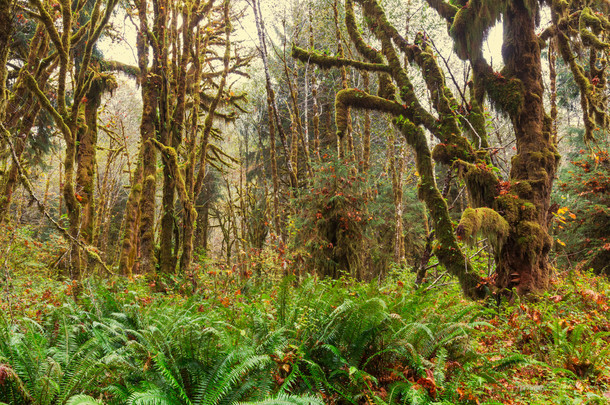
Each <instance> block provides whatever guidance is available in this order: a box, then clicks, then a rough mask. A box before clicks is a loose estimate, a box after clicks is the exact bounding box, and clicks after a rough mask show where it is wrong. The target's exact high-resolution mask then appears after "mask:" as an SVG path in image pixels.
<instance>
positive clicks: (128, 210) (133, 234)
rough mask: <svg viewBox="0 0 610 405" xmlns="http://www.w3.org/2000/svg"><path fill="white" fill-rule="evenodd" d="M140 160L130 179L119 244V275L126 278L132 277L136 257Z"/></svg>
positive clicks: (140, 180) (140, 176) (140, 184)
mask: <svg viewBox="0 0 610 405" xmlns="http://www.w3.org/2000/svg"><path fill="white" fill-rule="evenodd" d="M142 167H143V165H142V158H140V159H138V163H137V164H136V169H135V171H134V173H133V175H132V179H131V191H130V192H129V197H128V198H127V204H126V205H125V220H124V222H125V224H124V231H123V240H122V242H121V256H120V259H119V273H120V274H122V275H124V276H127V277H132V276H133V267H134V264H135V260H136V255H137V251H138V249H137V244H138V240H137V235H138V233H139V232H138V225H139V222H140V221H139V211H138V206H139V204H140V197H141V194H142Z"/></svg>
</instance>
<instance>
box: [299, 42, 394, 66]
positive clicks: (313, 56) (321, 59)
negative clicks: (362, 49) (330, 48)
mask: <svg viewBox="0 0 610 405" xmlns="http://www.w3.org/2000/svg"><path fill="white" fill-rule="evenodd" d="M292 57H293V58H295V59H298V60H300V61H301V62H304V63H313V64H315V65H317V66H319V67H321V68H322V69H331V68H336V67H343V66H351V67H354V68H356V69H360V70H366V71H371V72H386V73H388V72H390V67H389V66H388V65H386V64H384V63H368V62H361V61H357V60H352V59H345V58H340V57H337V56H329V55H324V54H322V53H319V52H316V51H313V50H312V51H307V50H305V49H302V48H299V47H298V46H296V45H293V46H292Z"/></svg>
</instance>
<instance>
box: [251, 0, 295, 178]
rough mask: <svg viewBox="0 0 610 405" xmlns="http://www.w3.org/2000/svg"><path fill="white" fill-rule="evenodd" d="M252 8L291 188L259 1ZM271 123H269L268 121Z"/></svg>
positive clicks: (254, 0) (289, 167)
mask: <svg viewBox="0 0 610 405" xmlns="http://www.w3.org/2000/svg"><path fill="white" fill-rule="evenodd" d="M252 8H253V10H254V20H255V23H256V30H257V32H258V39H259V46H260V53H261V58H262V60H263V69H264V71H265V85H266V88H267V101H268V103H269V104H270V105H271V110H272V113H273V122H274V123H275V129H276V130H277V132H278V134H279V136H280V142H281V144H282V147H283V149H284V157H285V158H286V166H287V169H288V173H289V175H290V185H291V186H292V187H293V188H296V187H297V186H298V182H297V178H296V176H295V170H294V168H293V167H292V161H291V159H290V151H289V150H288V142H287V139H286V134H285V133H284V129H283V127H282V122H281V120H280V115H279V112H278V108H277V102H276V100H275V92H274V91H273V87H272V86H271V74H270V73H269V62H268V58H267V41H266V38H265V24H264V22H263V19H262V14H261V11H260V3H259V2H257V0H252ZM270 125H271V123H270Z"/></svg>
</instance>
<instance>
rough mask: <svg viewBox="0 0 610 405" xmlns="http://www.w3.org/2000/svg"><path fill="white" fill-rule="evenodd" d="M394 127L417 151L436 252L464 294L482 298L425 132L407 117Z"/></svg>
mask: <svg viewBox="0 0 610 405" xmlns="http://www.w3.org/2000/svg"><path fill="white" fill-rule="evenodd" d="M394 124H395V125H396V126H397V127H398V128H399V129H400V131H401V132H402V134H403V135H404V136H405V139H406V140H407V143H408V144H409V145H410V146H411V147H413V148H414V149H415V159H416V165H417V171H418V172H419V175H420V178H421V181H420V183H419V184H418V190H419V191H418V194H419V198H420V199H421V200H423V201H424V202H425V203H426V206H427V207H428V210H429V211H430V214H431V215H430V216H431V218H433V220H434V229H435V235H436V239H437V240H438V242H439V244H438V246H437V247H436V249H435V251H434V253H435V255H436V257H437V258H438V260H439V262H440V263H441V264H442V265H443V266H445V268H446V269H447V270H448V271H449V273H451V274H452V275H454V276H456V277H457V278H458V280H459V282H460V286H461V287H462V290H463V291H464V294H466V296H468V297H470V298H482V297H483V296H484V295H485V291H484V290H483V289H482V288H481V287H480V284H479V283H480V281H481V279H480V277H479V276H478V275H477V274H476V273H474V272H473V268H472V265H471V264H470V262H469V261H468V258H467V257H466V256H465V255H464V254H463V253H462V251H461V250H460V247H459V245H458V242H457V239H456V236H455V233H454V230H453V223H452V222H451V218H450V216H449V209H448V207H447V202H446V201H445V199H444V198H443V196H442V195H441V193H440V191H439V189H438V187H437V186H436V178H435V176H434V167H433V164H432V156H431V154H430V149H429V148H428V142H427V140H426V136H425V134H424V131H423V130H422V129H421V128H420V127H417V126H415V125H414V124H413V123H412V122H411V121H409V120H408V119H405V118H404V117H398V118H396V119H394Z"/></svg>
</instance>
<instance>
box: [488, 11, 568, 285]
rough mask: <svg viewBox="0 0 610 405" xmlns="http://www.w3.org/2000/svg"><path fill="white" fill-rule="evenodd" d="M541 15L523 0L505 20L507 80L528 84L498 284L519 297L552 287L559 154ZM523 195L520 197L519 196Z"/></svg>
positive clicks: (517, 126)
mask: <svg viewBox="0 0 610 405" xmlns="http://www.w3.org/2000/svg"><path fill="white" fill-rule="evenodd" d="M535 28H536V26H535V17H534V16H532V15H531V13H530V12H528V10H527V9H526V7H525V6H524V5H523V3H522V2H521V1H514V2H511V5H510V6H509V8H508V10H507V12H506V14H505V17H504V45H503V47H502V54H503V57H504V61H505V64H506V67H505V71H506V72H507V74H506V75H505V76H507V77H511V78H512V77H515V78H517V79H519V80H521V82H522V83H523V87H524V89H526V90H525V91H524V98H523V100H524V101H523V107H522V108H521V109H520V110H519V111H518V113H517V114H512V116H511V118H512V121H513V127H514V131H515V136H516V140H517V145H516V146H517V154H516V155H515V156H514V157H513V160H512V169H511V172H510V180H511V187H512V188H511V192H512V193H514V194H512V193H509V194H507V195H504V196H500V197H498V198H497V202H498V205H499V207H498V208H499V209H498V211H499V212H503V214H504V217H505V219H506V220H507V221H508V222H509V224H510V227H511V229H510V234H509V237H508V238H507V241H506V243H505V244H504V246H502V247H501V249H500V252H499V261H498V268H497V273H498V278H497V285H498V286H499V287H501V288H512V287H516V288H517V290H518V292H519V293H527V292H529V291H534V290H542V289H545V288H547V287H548V283H549V276H550V267H549V264H548V260H547V255H548V252H549V250H550V248H551V244H552V239H551V237H550V236H549V233H548V228H549V215H550V214H549V204H550V197H551V188H552V185H553V178H554V177H555V171H556V168H557V163H558V161H559V155H558V154H557V150H556V148H555V145H554V144H553V139H552V137H551V120H550V118H549V117H548V116H546V114H545V112H544V107H543V94H542V93H543V81H542V69H541V59H540V46H539V42H538V37H537V35H536V32H535ZM515 196H517V197H518V198H515Z"/></svg>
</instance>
